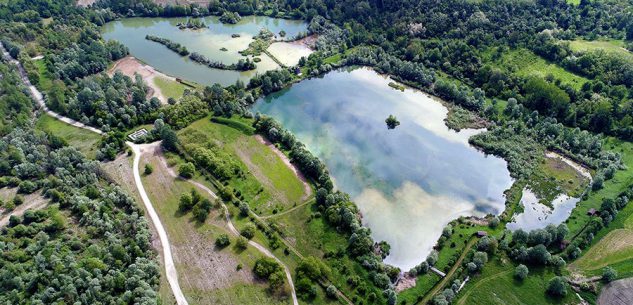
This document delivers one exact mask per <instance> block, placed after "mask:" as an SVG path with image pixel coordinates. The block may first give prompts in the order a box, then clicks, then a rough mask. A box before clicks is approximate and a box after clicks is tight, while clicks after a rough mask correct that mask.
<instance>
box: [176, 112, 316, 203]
mask: <svg viewBox="0 0 633 305" xmlns="http://www.w3.org/2000/svg"><path fill="white" fill-rule="evenodd" d="M194 130H195V131H199V132H202V133H204V134H205V135H206V136H207V137H208V139H210V140H211V141H213V142H214V143H216V144H219V145H220V146H221V147H223V149H224V151H226V152H227V153H229V154H230V155H231V156H233V157H234V159H235V160H237V161H238V163H239V166H240V167H241V168H243V169H244V171H245V172H249V173H250V174H247V175H246V176H245V177H243V178H232V179H231V180H230V181H229V184H230V185H231V186H233V187H234V188H235V189H237V190H240V192H241V193H242V194H243V195H244V196H245V201H246V202H248V203H249V204H250V206H251V208H252V209H253V210H254V211H255V212H256V213H258V214H260V215H261V216H264V215H270V214H272V213H274V212H275V211H277V212H280V211H283V210H285V209H288V208H291V207H292V206H294V205H295V204H299V203H300V202H301V198H302V197H303V195H304V190H303V184H302V183H301V181H300V180H299V179H298V178H297V177H296V176H295V175H294V173H293V172H292V170H290V169H289V168H288V167H287V166H286V165H285V164H284V163H283V161H282V160H281V159H280V158H279V157H278V156H277V155H276V154H275V153H274V152H273V151H272V150H271V149H270V148H269V147H267V146H266V145H264V144H262V143H260V142H258V141H257V140H256V139H255V137H253V136H247V135H245V134H243V133H242V132H241V131H239V130H237V129H234V128H231V127H228V126H226V125H222V124H216V123H212V122H211V121H209V119H208V118H204V119H201V120H198V121H196V122H194V123H193V124H191V125H190V126H189V127H187V128H185V129H183V130H182V131H180V134H182V135H185V136H184V137H181V138H183V139H184V138H186V135H187V134H191V133H192V132H194ZM260 188H263V190H264V191H263V192H261V193H258V192H259V190H260Z"/></svg>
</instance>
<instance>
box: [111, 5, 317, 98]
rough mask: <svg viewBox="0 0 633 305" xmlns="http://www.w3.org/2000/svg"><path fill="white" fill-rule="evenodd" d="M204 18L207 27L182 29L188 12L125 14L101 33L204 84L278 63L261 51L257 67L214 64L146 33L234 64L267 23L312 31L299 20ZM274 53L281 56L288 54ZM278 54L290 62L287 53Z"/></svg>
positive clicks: (293, 31)
mask: <svg viewBox="0 0 633 305" xmlns="http://www.w3.org/2000/svg"><path fill="white" fill-rule="evenodd" d="M202 19H203V20H204V21H205V23H206V24H207V26H208V28H206V29H200V30H180V29H178V27H177V26H176V24H178V23H186V21H187V18H126V19H122V20H118V21H113V22H109V23H107V24H106V25H105V26H103V28H102V34H103V37H104V38H105V39H106V40H111V39H114V40H118V41H119V42H121V43H122V44H124V45H125V46H127V47H128V48H129V49H130V53H131V55H132V56H134V57H136V58H138V59H140V60H142V61H144V62H146V63H147V64H149V65H151V66H153V67H154V68H156V69H158V70H160V71H162V72H164V73H166V74H169V75H172V76H175V77H179V78H182V79H186V80H190V81H194V82H197V83H199V84H203V85H211V84H213V83H219V84H221V85H224V86H226V85H231V84H234V83H235V81H237V80H238V79H241V80H242V81H244V82H247V81H248V80H249V79H250V78H251V77H252V76H254V75H255V74H256V73H262V72H265V71H268V70H274V69H276V68H278V67H279V66H278V65H277V64H276V63H275V62H274V61H273V60H272V59H271V58H270V57H268V56H267V55H266V54H263V53H262V55H261V56H258V57H259V58H260V59H261V60H262V61H261V62H259V63H257V69H256V70H253V71H246V72H239V71H227V70H218V69H211V68H208V67H206V66H203V65H199V64H197V63H195V62H193V61H191V60H189V58H188V57H182V56H180V55H178V54H176V53H175V52H173V51H171V50H169V49H167V47H165V46H163V45H161V44H158V43H156V42H153V41H149V40H146V39H145V35H154V36H158V37H162V38H167V39H169V40H171V41H174V42H177V43H180V44H182V45H184V46H185V47H187V49H188V50H189V52H192V53H193V52H198V53H200V54H203V55H205V56H207V57H208V58H210V59H213V60H216V61H220V62H222V63H225V64H231V63H236V62H237V61H238V60H240V59H244V58H246V57H244V56H242V55H240V54H239V53H238V52H239V51H242V50H244V49H246V48H247V47H248V44H249V43H250V42H252V41H253V36H255V35H257V34H258V33H259V31H260V30H261V29H263V28H267V29H268V30H270V31H271V32H273V33H275V34H277V35H278V33H279V32H280V31H282V30H283V31H285V32H286V36H285V37H286V38H287V39H292V38H294V37H295V36H297V35H298V34H300V33H303V32H306V31H307V24H306V23H305V22H303V21H299V20H287V19H277V18H269V17H263V16H247V17H243V18H242V20H241V21H240V22H238V23H237V24H223V23H221V22H220V21H219V20H218V17H216V16H209V17H205V18H202ZM233 34H239V35H240V37H238V38H232V37H231V36H232V35H233ZM278 39H281V37H278ZM280 44H282V43H280ZM221 48H226V49H227V51H221V50H220V49H221ZM275 54H276V55H275V56H278V57H279V56H281V55H283V54H280V55H278V54H279V53H275ZM250 58H251V59H252V57H250ZM279 59H280V60H281V61H282V62H286V61H285V59H284V58H279Z"/></svg>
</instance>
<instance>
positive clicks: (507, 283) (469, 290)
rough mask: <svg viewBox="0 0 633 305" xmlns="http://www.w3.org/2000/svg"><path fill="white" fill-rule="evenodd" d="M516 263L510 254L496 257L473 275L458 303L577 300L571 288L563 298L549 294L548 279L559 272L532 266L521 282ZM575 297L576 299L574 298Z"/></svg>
mask: <svg viewBox="0 0 633 305" xmlns="http://www.w3.org/2000/svg"><path fill="white" fill-rule="evenodd" d="M514 268H515V266H514V265H513V264H511V263H510V262H509V259H507V258H499V257H495V258H493V259H491V261H490V262H488V264H487V265H486V266H485V267H484V271H483V273H482V274H481V275H477V276H473V277H472V279H471V283H469V284H468V285H466V286H465V287H464V289H463V290H462V291H461V292H460V294H459V295H458V300H457V301H456V302H455V304H458V305H495V304H498V305H544V304H575V303H578V302H577V301H578V299H577V297H576V295H575V294H574V293H573V291H571V289H570V290H569V291H568V294H567V296H566V297H565V298H563V299H556V298H552V297H549V296H548V295H547V294H546V293H545V290H546V289H547V283H548V282H549V280H550V279H551V278H553V277H555V276H556V275H555V274H554V273H553V272H552V271H551V270H549V269H543V268H530V275H529V276H528V277H527V278H526V279H525V280H524V281H523V282H519V281H517V280H515V279H514ZM572 301H573V302H572Z"/></svg>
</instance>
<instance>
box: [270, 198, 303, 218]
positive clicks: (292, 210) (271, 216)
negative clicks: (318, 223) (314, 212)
mask: <svg viewBox="0 0 633 305" xmlns="http://www.w3.org/2000/svg"><path fill="white" fill-rule="evenodd" d="M313 202H314V200H308V201H306V202H304V203H302V204H300V205H298V206H295V207H293V208H292V209H289V210H285V211H283V212H281V213H277V214H272V215H268V216H259V219H268V218H274V217H279V216H283V215H286V214H288V213H291V212H294V211H295V210H296V209H299V208H302V207H304V206H306V205H308V204H311V203H313Z"/></svg>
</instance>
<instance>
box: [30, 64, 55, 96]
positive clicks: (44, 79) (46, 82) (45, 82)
mask: <svg viewBox="0 0 633 305" xmlns="http://www.w3.org/2000/svg"><path fill="white" fill-rule="evenodd" d="M34 63H35V66H36V67H37V72H38V73H39V76H40V80H39V85H38V87H39V88H40V89H41V90H42V91H48V90H49V89H50V88H51V87H52V86H53V77H52V76H51V75H50V73H49V72H48V70H46V65H45V64H44V60H42V59H39V60H36V61H34Z"/></svg>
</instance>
